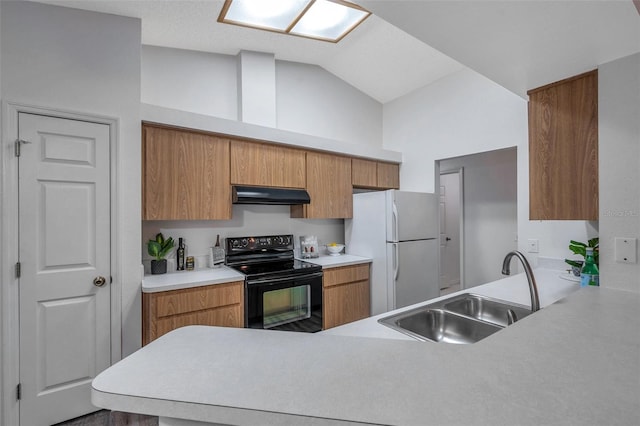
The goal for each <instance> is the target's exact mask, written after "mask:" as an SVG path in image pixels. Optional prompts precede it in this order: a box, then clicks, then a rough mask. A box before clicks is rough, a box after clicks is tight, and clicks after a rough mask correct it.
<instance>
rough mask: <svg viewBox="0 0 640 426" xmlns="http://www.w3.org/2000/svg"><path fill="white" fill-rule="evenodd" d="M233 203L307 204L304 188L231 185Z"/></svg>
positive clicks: (307, 196) (309, 199)
mask: <svg viewBox="0 0 640 426" xmlns="http://www.w3.org/2000/svg"><path fill="white" fill-rule="evenodd" d="M232 196H233V204H284V205H288V204H309V203H310V202H311V198H309V193H308V192H307V191H306V190H304V189H291V188H267V187H261V186H233V193H232Z"/></svg>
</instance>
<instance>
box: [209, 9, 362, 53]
mask: <svg viewBox="0 0 640 426" xmlns="http://www.w3.org/2000/svg"><path fill="white" fill-rule="evenodd" d="M370 14H371V13H370V12H369V11H367V10H365V9H363V8H362V7H360V6H358V5H356V4H354V3H351V2H348V1H343V0H226V1H225V3H224V6H223V7H222V12H220V16H219V17H218V22H223V23H226V24H234V25H240V26H245V27H251V28H257V29H262V30H267V31H275V32H280V33H284V34H291V35H296V36H301V37H308V38H313V39H317V40H324V41H331V42H334V43H337V42H338V41H340V40H341V39H342V38H343V37H344V36H346V35H347V34H349V32H351V31H352V30H353V29H354V28H355V27H357V26H358V25H359V24H360V23H361V22H362V21H364V20H365V19H366V18H367V17H368V16H369V15H370Z"/></svg>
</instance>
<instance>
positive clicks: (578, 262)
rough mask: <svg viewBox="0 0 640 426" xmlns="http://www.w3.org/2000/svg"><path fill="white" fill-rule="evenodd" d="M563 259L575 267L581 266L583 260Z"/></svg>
mask: <svg viewBox="0 0 640 426" xmlns="http://www.w3.org/2000/svg"><path fill="white" fill-rule="evenodd" d="M564 261H565V262H566V263H568V264H569V265H571V266H575V267H576V268H582V264H583V262H582V261H581V260H571V259H565V260H564Z"/></svg>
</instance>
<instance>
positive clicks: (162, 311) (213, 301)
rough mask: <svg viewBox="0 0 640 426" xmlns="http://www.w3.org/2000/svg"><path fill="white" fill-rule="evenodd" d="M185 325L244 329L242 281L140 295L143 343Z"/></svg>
mask: <svg viewBox="0 0 640 426" xmlns="http://www.w3.org/2000/svg"><path fill="white" fill-rule="evenodd" d="M187 325H215V326H221V327H239V328H241V327H244V282H242V281H237V282H232V283H226V284H214V285H206V286H202V287H195V288H187V289H183V290H170V291H161V292H157V293H143V294H142V343H143V345H146V344H147V343H149V342H151V341H152V340H155V339H157V338H158V337H160V336H162V335H163V334H166V333H168V332H170V331H171V330H175V329H176V328H180V327H184V326H187Z"/></svg>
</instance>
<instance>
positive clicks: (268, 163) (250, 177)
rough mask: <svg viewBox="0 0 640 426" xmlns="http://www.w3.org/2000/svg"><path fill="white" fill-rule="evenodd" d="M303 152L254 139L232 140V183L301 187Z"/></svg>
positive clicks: (303, 171) (303, 181)
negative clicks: (250, 140)
mask: <svg viewBox="0 0 640 426" xmlns="http://www.w3.org/2000/svg"><path fill="white" fill-rule="evenodd" d="M306 181H307V179H306V173H305V152H304V151H302V150H299V149H292V148H286V147H281V146H277V145H268V144H263V143H257V142H246V141H237V140H233V141H232V142H231V183H232V184H235V185H254V186H275V187H281V188H304V187H305V186H306Z"/></svg>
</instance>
